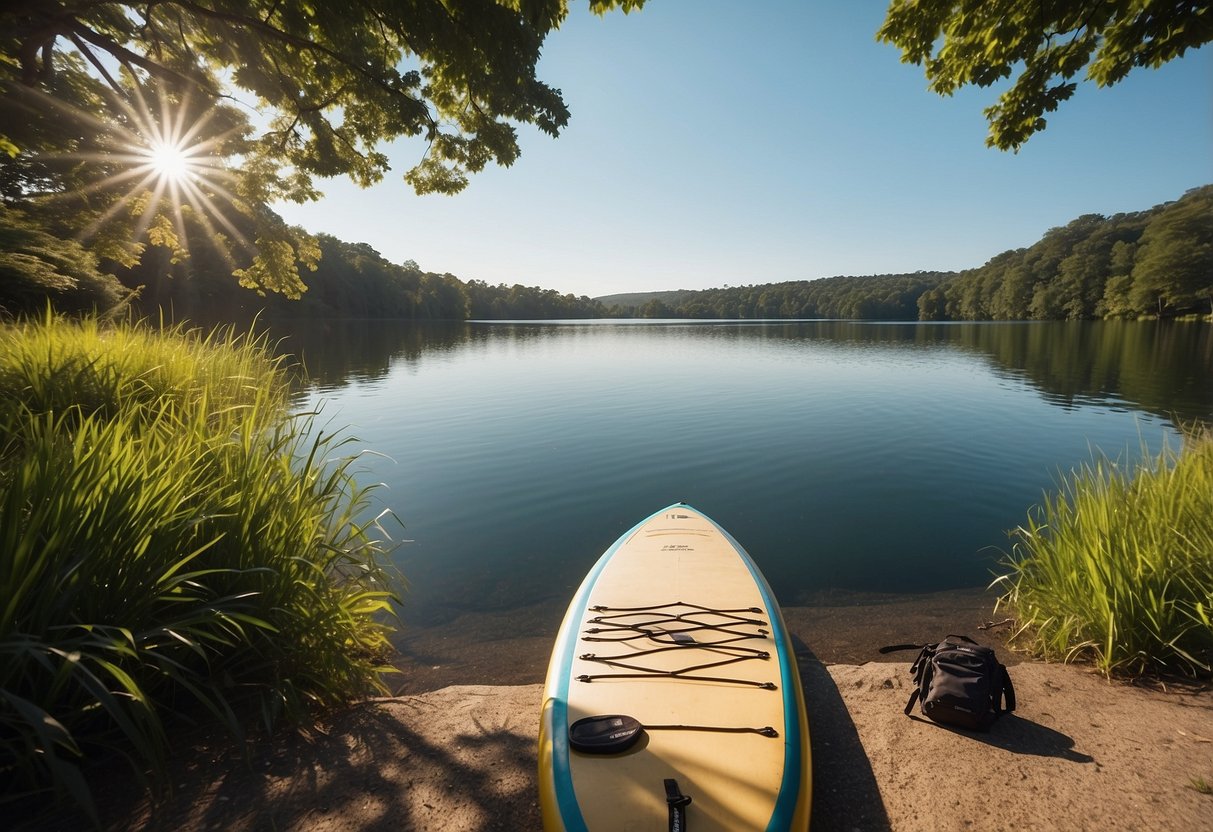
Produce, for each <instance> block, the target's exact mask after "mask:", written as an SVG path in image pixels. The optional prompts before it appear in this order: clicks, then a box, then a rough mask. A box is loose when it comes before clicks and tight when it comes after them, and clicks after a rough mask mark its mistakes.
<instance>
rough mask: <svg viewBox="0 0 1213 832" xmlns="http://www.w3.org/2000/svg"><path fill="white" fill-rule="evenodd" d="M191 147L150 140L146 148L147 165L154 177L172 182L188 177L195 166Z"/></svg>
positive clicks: (176, 182) (181, 180)
mask: <svg viewBox="0 0 1213 832" xmlns="http://www.w3.org/2000/svg"><path fill="white" fill-rule="evenodd" d="M191 150H193V148H189V147H185V146H183V145H182V144H179V143H174V142H171V141H155V142H152V143H151V145H150V146H149V147H148V150H147V165H148V167H149V168H150V169H151V171H152V172H153V173H154V174H155V175H156V178H158V179H160V180H162V181H167V182H170V183H173V184H180V183H183V182H185V181H186V180H187V179H189V178H190V177H191V176H192V175H193V173H194V169H195V168H196V167H197V160H196V159H195V158H194V157H193V154H192V153H191Z"/></svg>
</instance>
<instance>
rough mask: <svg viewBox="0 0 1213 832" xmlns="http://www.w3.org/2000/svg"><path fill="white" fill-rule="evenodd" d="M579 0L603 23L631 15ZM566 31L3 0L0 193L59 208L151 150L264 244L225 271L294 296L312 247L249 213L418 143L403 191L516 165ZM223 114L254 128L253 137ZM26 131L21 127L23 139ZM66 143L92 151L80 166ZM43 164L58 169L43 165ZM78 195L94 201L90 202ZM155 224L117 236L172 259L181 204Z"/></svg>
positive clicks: (324, 6) (315, 12) (477, 22)
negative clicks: (167, 251)
mask: <svg viewBox="0 0 1213 832" xmlns="http://www.w3.org/2000/svg"><path fill="white" fill-rule="evenodd" d="M587 2H588V5H589V7H590V9H591V10H593V11H594V12H596V13H603V12H605V11H607V10H609V9H613V8H619V9H622V10H624V11H625V12H626V11H630V10H632V9H638V8H640V7H641V6H642V5H643V3H644V0H587ZM567 13H568V5H567V0H359V2H355V3H303V2H299V0H158V2H153V3H144V2H136V0H113V2H87V3H64V2H59V1H58V0H9V1H8V2H6V3H5V4H4V5H3V8H2V9H0V33H3V34H0V116H3V119H2V120H0V156H3V155H7V156H8V158H9V164H8V168H9V171H8V173H9V174H11V175H10V176H8V177H6V176H5V175H4V174H0V181H6V179H7V180H13V181H10V185H11V186H12V187H10V191H9V194H10V198H11V194H12V193H14V192H15V193H17V194H19V195H20V196H22V197H31V196H33V195H35V194H37V193H39V192H40V191H41V190H45V189H47V188H50V189H52V190H56V191H58V192H60V193H66V192H68V191H70V190H71V189H72V183H71V179H72V178H73V177H74V176H79V168H80V167H81V166H82V165H81V163H84V166H89V165H95V166H113V165H114V164H115V163H120V162H121V161H122V158H121V157H122V154H121V153H120V152H119V149H120V148H121V147H122V146H123V145H126V146H127V148H126V156H128V157H130V156H134V157H135V158H136V159H139V158H143V159H144V160H145V163H146V164H147V165H150V166H152V167H156V165H157V162H156V157H157V156H159V155H160V154H161V153H164V152H167V153H175V154H178V155H179V156H184V157H186V158H188V159H193V160H194V162H195V163H196V166H195V167H196V170H195V173H199V172H204V173H208V174H209V173H215V174H216V175H215V176H214V178H213V179H212V180H211V181H209V184H210V186H211V187H210V191H209V193H207V194H204V197H205V199H204V198H203V197H199V199H198V200H197V201H196V203H195V211H198V210H200V209H199V208H198V207H197V206H199V205H206V206H208V208H210V209H213V210H214V211H215V213H217V214H218V213H219V212H220V211H221V210H222V209H225V208H229V207H230V208H232V209H234V210H237V211H238V212H240V213H244V214H246V215H247V216H251V217H254V218H256V219H257V220H258V221H259V227H258V231H259V232H264V233H258V235H257V239H256V240H254V241H250V244H251V246H252V247H255V256H254V257H253V259H252V262H251V263H250V264H248V265H247V266H245V267H243V268H237V269H236V271H235V273H236V274H237V275H238V276H239V277H240V278H241V280H242V282H244V283H246V284H247V285H250V286H253V287H255V288H258V289H270V290H276V291H282V292H285V293H287V294H297V293H298V292H299V291H301V290H302V289H303V288H304V286H303V283H302V281H301V280H300V279H299V276H298V271H297V265H298V264H300V263H302V264H303V265H305V266H311V265H314V258H315V256H316V255H317V253H318V249H317V248H316V244H315V241H314V240H311V239H310V238H307V237H306V235H301V234H295V233H290V230H289V229H285V227H284V226H282V224H281V222H280V221H279V222H278V223H277V224H275V223H274V222H273V219H272V218H270V217H269V216H268V215H267V209H266V208H265V206H266V205H267V204H269V203H271V202H273V201H275V200H283V199H285V200H294V201H306V200H313V199H316V198H318V197H319V192H318V191H317V190H316V187H315V179H316V178H317V177H321V178H323V177H333V176H348V177H350V178H351V179H353V180H354V181H355V182H357V183H358V184H360V185H363V186H367V185H370V184H373V183H375V182H378V181H380V180H381V179H382V178H383V177H384V175H385V174H386V173H387V172H388V170H389V160H388V157H387V155H386V154H385V153H384V152H383V147H384V145H385V144H386V143H388V142H391V141H393V140H396V139H401V138H409V137H411V138H415V139H419V140H420V141H421V142H422V143H423V148H424V149H420V150H419V154H420V156H419V159H418V161H417V163H416V164H414V165H413V166H412V167H411V168H410V169H409V170H407V171H406V172H405V173H404V179H405V180H406V181H407V182H408V183H409V184H410V185H411V186H412V187H413V189H414V190H415V191H417V192H418V193H456V192H458V191H459V190H461V189H462V188H463V187H465V186H466V184H467V182H468V176H469V175H470V174H472V173H475V172H477V171H480V170H482V169H483V168H484V167H485V166H486V165H487V164H488V163H489V162H495V163H497V164H500V165H509V164H511V163H512V162H514V160H515V159H517V158H518V154H519V147H518V139H517V133H516V127H515V125H518V124H530V125H534V126H535V127H537V128H538V129H539V130H541V131H543V132H545V133H548V134H550V135H552V136H555V135H557V134H558V133H559V132H560V131H561V129H562V128H563V127H564V126H565V125H566V124H567V122H568V119H569V111H568V108H567V107H566V105H565V103H564V101H563V99H562V98H561V95H560V91H559V90H557V89H554V88H553V87H550V86H548V85H547V84H545V83H543V82H541V81H539V80H538V79H537V78H536V63H537V61H538V59H539V54H540V47H541V46H542V44H543V41H544V38H545V37H546V36H547V35H548V34H549V33H550V32H551V31H552V30H553V29H555V28H557V27H558V26H559V24H560V23H561V22H562V21H563V20H564V18H565V17H566V15H567ZM147 102H155V103H156V104H157V105H158V106H149V105H148V103H147ZM218 105H223V106H218ZM238 107H247V108H249V109H252V110H255V111H256V112H257V114H258V123H259V124H260V125H261V127H260V130H259V132H257V131H253V130H252V129H251V128H250V127H249V125H248V123H247V121H246V120H244V119H243V116H242V114H241V113H240V112H239V110H238ZM215 112H218V113H220V114H221V117H220V119H219V122H223V123H222V124H220V123H219V122H216V121H215V117H214V115H213V113H215ZM31 119H32V121H33V122H34V123H35V126H36V127H37V128H38V129H36V130H32V131H31V130H28V129H25V128H24V127H23V126H22V125H23V124H25V122H26V121H28V120H31ZM114 122H119V124H114ZM121 122H128V123H125V124H123V123H121ZM134 122H144V123H143V124H137V123H134ZM106 131H114V132H115V133H116V134H117V135H116V137H115V138H114V140H113V141H110V142H106V143H101V144H100V145H98V143H97V142H96V141H95V138H94V135H93V134H95V133H97V132H106ZM81 143H84V144H86V145H88V144H91V145H93V146H92V147H86V148H85V150H86V151H88V152H83V153H82V152H81V148H80V145H81ZM52 151H54V152H57V153H58V154H59V160H58V164H56V163H55V161H54V160H52V161H51V162H46V161H44V160H45V159H46V158H47V156H48V154H50V155H51V156H53V155H54V153H52ZM149 160H150V161H149ZM203 168H205V171H203ZM17 169H19V170H17ZM107 173H112V174H113V175H122V174H121V172H120V171H118V172H110V171H107ZM219 173H222V174H223V175H222V176H220V175H218V174H219ZM199 175H201V173H199ZM132 178H133V179H135V180H137V179H138V175H136V176H134V177H132ZM202 178H204V179H205V178H206V177H205V176H203V177H202ZM96 181H99V179H97V178H94V180H93V181H92V182H90V183H89V184H90V186H91V185H92V184H95V182H96ZM175 184H179V185H181V186H182V187H183V188H184V187H186V185H185V184H184V183H182V182H178V183H175ZM39 185H41V186H42V187H41V188H39ZM90 195H91V196H93V197H94V202H97V201H103V200H102V197H103V196H105V191H104V189H101V188H99V189H98V190H97V191H92V192H90ZM140 196H141V195H140V194H134V195H132V194H130V193H122V194H118V195H114V194H109V198H108V201H107V202H105V204H102V205H100V206H92V208H93V210H92V213H93V214H94V215H95V216H100V217H104V218H105V219H107V220H113V219H117V218H118V216H117V215H118V214H119V213H121V212H119V211H114V210H112V209H113V206H114V204H115V203H116V202H118V201H119V199H120V198H126V199H127V201H128V202H133V203H138V200H139V198H140ZM143 204H144V205H148V204H150V203H149V202H148V198H146V197H144V203H143ZM129 208H130V205H127V204H123V205H122V209H123V211H126V212H127V213H129ZM166 210H167V212H168V213H167V215H165V214H161V215H159V216H160V217H161V218H160V219H156V218H155V217H156V216H157V215H156V214H155V212H154V211H152V210H145V211H144V212H143V213H142V215H140V216H139V217H138V218H137V219H136V221H135V224H134V225H135V227H136V229H137V230H140V231H143V232H147V231H149V230H155V229H157V228H159V229H160V231H161V232H162V240H163V241H164V242H166V243H168V244H170V245H171V244H172V243H173V242H174V241H173V239H172V236H173V235H172V234H171V233H168V232H171V231H172V230H173V217H172V214H174V213H175V212H179V210H180V204H178V205H177V206H169V208H167V209H166ZM215 222H217V223H219V224H220V225H221V224H222V223H221V221H220V219H219V218H215ZM215 231H216V234H220V233H221V229H220V228H216V229H215ZM117 236H119V237H121V236H123V235H117ZM139 253H141V252H138V251H136V252H132V253H131V256H138V254H139Z"/></svg>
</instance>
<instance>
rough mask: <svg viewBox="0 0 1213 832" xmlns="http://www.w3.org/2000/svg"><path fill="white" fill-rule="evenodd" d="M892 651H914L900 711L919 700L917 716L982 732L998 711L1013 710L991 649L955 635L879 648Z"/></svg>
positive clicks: (1012, 695)
mask: <svg viewBox="0 0 1213 832" xmlns="http://www.w3.org/2000/svg"><path fill="white" fill-rule="evenodd" d="M895 650H918V651H920V652H919V653H918V658H917V659H915V660H914V664H912V665H910V675H912V676H913V677H914V685H915V687H914V692H913V693H912V694H910V701H909V702H907V703H906V716H909V715H910V711H912V710H913V709H914V703H915V702H917V701H920V700H921V708H922V714H923V716H925V717H927V718H928V719H930V720H932V721H933V722H938V723H940V724H941V725H954V726H956V727H958V728H970V729H974V730H977V731H987V730H989V728H990V725H991V724H993V722H994V720H995V719H997V718H998V717H999V715H1001V714H1004V713H1009V712H1011V711H1013V710H1015V688H1014V687H1012V686H1011V677H1010V675H1009V674H1008V673H1007V668H1006V666H1005V665H1002V664H999V662H998V659H997V658H996V657H995V655H994V650H993V648H991V647H983V646H982V645H980V644H978V643H977V642H975V641H973V639H971V638H969V637H968V636H957V635H949V636H948V637H947V638H945V639H944V640H943V641H941V642H939V643H938V644H894V645H892V646H890V647H882V648H880V652H881V653H891V652H893V651H895ZM1004 703H1005V704H1004Z"/></svg>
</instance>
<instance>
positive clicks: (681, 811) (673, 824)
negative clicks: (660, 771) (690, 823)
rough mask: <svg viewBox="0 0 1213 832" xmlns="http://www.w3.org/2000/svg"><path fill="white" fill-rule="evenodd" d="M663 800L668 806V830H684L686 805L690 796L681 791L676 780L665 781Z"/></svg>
mask: <svg viewBox="0 0 1213 832" xmlns="http://www.w3.org/2000/svg"><path fill="white" fill-rule="evenodd" d="M665 802H666V805H667V806H668V807H669V808H670V826H669V830H670V832H686V828H687V806H689V805H690V804H691V796H690V795H686V794H683V793H682V790H681V789H679V788H678V781H677V780H673V779H668V780H666V781H665Z"/></svg>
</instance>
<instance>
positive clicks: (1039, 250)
mask: <svg viewBox="0 0 1213 832" xmlns="http://www.w3.org/2000/svg"><path fill="white" fill-rule="evenodd" d="M615 297H616V298H617V299H619V300H627V301H629V302H630V303H631V305H630V306H627V307H625V308H624V309H622V310H620V309H618V308H616V309H615V311H616V313H620V312H622V313H623V314H625V315H626V314H631V315H634V316H636V317H644V318H854V319H869V320H923V321H988V320H1066V319H1071V320H1078V319H1093V318H1139V317H1150V316H1155V317H1166V316H1173V315H1183V314H1188V313H1205V314H1208V313H1213V185H1206V186H1204V187H1201V188H1196V189H1194V190H1191V191H1188V192H1187V193H1186V194H1184V196H1183V197H1182V198H1181V199H1179V200H1178V201H1176V202H1169V203H1165V204H1163V205H1158V206H1155V207H1154V208H1151V209H1150V210H1148V211H1142V212H1139V213H1132V214H1116V215H1115V216H1112V217H1104V216H1101V215H1099V214H1086V215H1084V216H1081V217H1079V218H1078V219H1076V220H1074V221H1073V222H1071V223H1069V224H1068V225H1066V226H1065V227H1063V228H1053V229H1050V230H1049V231H1048V232H1047V233H1046V234H1045V235H1044V237H1042V238H1041V240H1040V241H1039V242H1037V243H1036V244H1035V245H1032V246H1030V247H1029V248H1021V249H1014V250H1012V251H1005V252H1003V253H1002V254H999V255H998V256H996V257H994V258H993V259H991V260H990V261H989V262H987V263H986V264H985V265H984V266H981V267H980V268H976V269H969V270H967V271H963V272H958V273H945V272H918V273H916V274H905V275H878V276H872V277H831V278H826V279H824V280H812V281H794V282H790V283H775V284H767V285H758V286H736V287H732V288H727V287H726V288H724V289H707V290H704V291H698V292H691V291H681V292H656V293H653V294H651V295H649V296H647V298H646V296H644V295H620V296H615ZM608 300H609V299H608Z"/></svg>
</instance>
